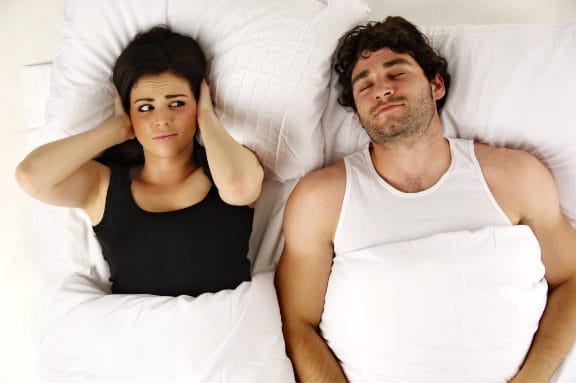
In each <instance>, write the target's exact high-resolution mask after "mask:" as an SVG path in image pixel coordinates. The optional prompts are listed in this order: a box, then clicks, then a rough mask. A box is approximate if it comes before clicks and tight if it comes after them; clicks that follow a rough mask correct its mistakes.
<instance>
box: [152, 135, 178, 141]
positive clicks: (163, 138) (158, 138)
mask: <svg viewBox="0 0 576 383" xmlns="http://www.w3.org/2000/svg"><path fill="white" fill-rule="evenodd" d="M176 136H177V133H162V134H157V135H155V136H154V137H152V139H153V140H155V141H166V140H169V139H170V138H172V137H176Z"/></svg>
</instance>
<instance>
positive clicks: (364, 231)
mask: <svg viewBox="0 0 576 383" xmlns="http://www.w3.org/2000/svg"><path fill="white" fill-rule="evenodd" d="M336 69H337V71H338V73H339V75H340V83H341V84H342V85H343V87H344V90H343V93H342V97H341V99H340V102H341V104H342V105H344V106H351V107H352V108H354V110H355V111H356V112H357V113H358V116H359V118H360V121H361V123H362V125H363V127H364V129H365V130H366V132H367V133H368V135H369V137H370V139H371V143H370V146H369V147H368V148H366V149H365V150H363V151H360V152H357V153H355V154H352V155H350V156H349V157H348V158H347V159H346V160H345V161H344V160H343V161H339V162H337V163H335V164H334V165H332V166H329V167H327V168H324V169H320V170H318V171H315V172H312V173H310V174H308V175H307V176H305V177H304V178H303V179H302V180H301V181H300V182H299V184H298V185H297V187H296V188H295V190H294V191H293V193H292V195H291V196H290V198H289V201H288V203H287V206H286V211H285V220H284V234H285V239H286V242H285V247H284V252H283V255H282V257H281V259H280V263H279V266H278V270H277V273H276V286H277V291H278V297H279V302H280V309H281V313H282V319H283V331H284V336H285V339H286V345H287V351H288V354H289V356H290V357H291V359H292V362H293V365H294V369H295V373H296V375H297V378H298V379H299V381H304V382H307V381H322V382H337V381H346V376H345V374H344V371H343V369H342V368H341V366H340V365H339V362H338V360H337V358H336V356H335V355H334V354H333V352H332V350H331V349H330V348H329V347H328V345H327V343H326V342H325V341H324V339H323V338H322V336H321V334H320V330H319V325H320V321H321V318H322V313H323V308H324V299H325V294H326V291H327V286H328V280H329V276H330V273H331V267H332V262H333V257H338V255H339V254H340V253H343V252H346V251H349V250H350V249H355V248H362V247H368V246H373V245H375V244H381V243H391V242H395V241H403V240H410V239H416V238H422V237H424V236H427V235H432V234H435V233H441V232H449V231H456V230H471V231H474V230H478V229H481V228H483V227H487V226H510V225H528V226H529V227H530V228H531V229H532V231H533V233H534V235H535V237H536V238H537V240H538V242H539V244H540V248H541V258H542V263H543V264H544V266H545V268H546V272H545V276H546V280H547V282H548V286H549V294H548V300H547V303H546V308H545V310H544V314H543V316H542V318H541V321H540V324H539V329H538V331H537V332H536V334H535V337H534V339H533V342H532V344H531V347H530V350H529V352H528V354H527V356H526V359H525V361H524V364H523V365H522V368H521V369H520V371H519V372H518V373H517V374H516V376H515V377H514V378H513V380H512V381H513V382H515V383H520V382H547V381H548V380H549V379H550V377H551V376H552V374H553V373H554V371H555V369H556V368H557V367H558V365H559V364H560V363H561V361H562V360H563V358H564V357H565V355H566V354H567V353H568V352H569V350H570V349H571V347H572V345H573V343H574V340H575V338H576V304H575V303H576V233H575V231H574V229H573V228H572V227H571V226H570V224H569V223H568V221H567V220H566V218H565V217H564V216H563V215H562V213H561V211H560V208H559V201H558V196H557V191H556V187H555V184H554V180H553V178H552V176H551V174H550V173H549V172H548V170H547V169H546V168H545V167H544V166H543V165H542V164H541V163H540V162H539V161H538V160H537V159H536V158H535V157H533V156H532V155H531V154H529V153H526V152H523V151H518V150H510V149H497V148H494V147H490V146H488V145H483V144H479V143H471V142H467V141H465V140H457V139H452V140H448V139H447V138H445V137H444V136H443V131H442V126H441V123H440V119H439V114H438V109H439V108H441V106H442V103H443V101H444V99H445V96H446V93H447V91H448V85H449V80H450V78H449V76H448V74H447V72H446V61H445V60H444V59H443V58H442V57H439V56H438V55H437V54H436V53H435V52H434V51H433V49H432V48H431V47H430V46H429V45H428V43H427V41H426V38H425V37H424V36H423V35H422V34H421V33H420V32H419V31H418V30H417V28H416V27H415V26H414V25H412V24H410V23H409V22H407V21H406V20H404V19H402V18H400V17H389V18H387V19H386V20H385V21H384V22H383V23H371V24H368V25H366V26H359V27H356V28H355V29H353V30H352V31H350V32H349V33H348V34H347V35H346V36H345V37H344V38H343V40H342V43H341V45H340V47H339V49H338V52H337V64H336ZM468 149H469V150H468ZM456 161H461V162H462V163H467V165H466V166H467V168H466V169H467V170H466V171H464V172H462V174H465V175H461V174H460V173H459V174H458V175H455V174H454V172H453V171H452V170H451V166H452V164H453V163H454V162H456ZM478 166H479V168H478ZM480 170H481V171H480ZM459 177H460V178H462V177H468V178H466V179H465V180H463V181H462V180H461V179H460V178H459ZM452 179H453V181H454V182H452ZM459 180H460V182H458V181H459ZM446 189H449V190H450V193H452V194H450V193H448V192H446V193H445V194H442V193H444V191H445V190H446ZM374 190H376V191H374ZM376 194H377V195H376ZM458 195H461V196H462V195H465V196H466V197H468V196H471V198H470V199H469V198H461V199H460V200H459V199H458V198H456V199H455V198H454V196H458ZM406 196H408V197H409V198H407V199H406V198H404V200H409V201H410V202H409V203H403V205H402V206H403V207H402V209H403V210H398V209H400V204H397V203H395V201H396V200H397V199H402V198H403V197H406ZM424 196H426V198H424ZM475 196H478V198H475V199H474V198H473V197H475ZM430 198H432V200H431V201H433V202H434V203H435V204H429V205H426V203H427V202H426V201H430ZM376 199H377V200H378V203H375V202H374V201H375V200H376ZM344 200H346V204H343V201H344ZM470 201H475V202H474V203H473V204H470ZM459 204H460V205H459ZM470 205H472V206H470ZM448 207H450V209H448ZM447 210H450V211H451V212H454V211H455V212H459V211H460V212H461V213H457V214H450V215H449V216H448V214H444V212H445V211H447ZM391 213H393V214H391ZM391 216H393V218H391ZM399 220H400V221H401V222H398V221H399ZM403 222H404V224H403V225H402V223H403ZM399 227H400V228H401V229H399ZM337 229H338V230H337ZM389 293H390V294H393V293H394V292H389ZM423 320H424V319H423ZM350 326H354V324H353V323H351V324H350Z"/></svg>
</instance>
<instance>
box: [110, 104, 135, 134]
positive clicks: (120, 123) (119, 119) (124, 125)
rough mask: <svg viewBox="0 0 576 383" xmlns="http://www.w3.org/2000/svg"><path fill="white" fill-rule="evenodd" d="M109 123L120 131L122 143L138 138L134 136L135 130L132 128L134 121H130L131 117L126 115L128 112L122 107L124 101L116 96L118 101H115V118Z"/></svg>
mask: <svg viewBox="0 0 576 383" xmlns="http://www.w3.org/2000/svg"><path fill="white" fill-rule="evenodd" d="M109 122H110V123H111V125H112V126H114V127H115V128H117V130H118V131H119V134H120V140H121V141H120V142H124V141H127V140H130V139H132V138H134V137H136V136H135V134H134V128H133V127H132V120H130V117H129V116H128V114H126V111H125V110H124V107H123V106H122V100H121V99H120V97H119V96H116V99H115V100H114V117H112V118H111V119H110V120H109Z"/></svg>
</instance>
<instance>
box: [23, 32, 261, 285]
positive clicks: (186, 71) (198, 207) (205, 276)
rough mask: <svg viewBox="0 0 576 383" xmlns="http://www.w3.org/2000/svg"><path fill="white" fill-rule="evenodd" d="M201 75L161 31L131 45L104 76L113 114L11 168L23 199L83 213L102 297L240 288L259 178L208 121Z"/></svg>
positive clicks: (188, 48)
mask: <svg viewBox="0 0 576 383" xmlns="http://www.w3.org/2000/svg"><path fill="white" fill-rule="evenodd" d="M205 68H206V62H205V57H204V54H203V52H202V50H201V49H200V47H199V46H198V44H197V43H196V42H195V41H194V39H192V38H190V37H187V36H183V35H180V34H177V33H174V32H172V31H171V30H169V29H168V28H165V27H155V28H152V29H151V30H149V31H147V32H145V33H141V34H139V35H137V36H136V37H135V38H134V40H133V41H132V42H131V43H130V44H129V45H128V47H126V49H125V50H124V51H123V52H122V54H121V55H120V56H119V57H118V59H117V61H116V63H115V65H114V68H113V82H114V85H115V87H116V89H117V91H118V93H119V96H120V97H119V99H120V100H119V101H120V102H121V104H122V105H120V102H117V103H116V104H117V105H116V115H115V116H114V117H113V118H111V119H110V120H108V121H106V122H104V123H103V124H101V125H99V126H97V127H96V128H94V129H91V130H89V131H86V132H83V133H80V134H77V135H74V136H71V137H68V138H65V139H63V140H59V141H55V142H52V143H48V144H46V145H44V146H41V147H39V148H37V149H36V150H34V151H32V152H31V153H30V154H29V155H28V156H27V157H26V158H25V159H24V160H23V161H22V163H20V165H19V166H18V168H17V169H16V178H17V181H18V183H19V184H20V186H21V187H22V189H23V190H24V191H25V192H27V193H28V194H30V195H31V196H32V197H34V198H36V199H38V200H41V201H43V202H46V203H49V204H53V205H59V206H66V207H78V208H82V209H83V210H85V211H86V213H87V214H88V216H89V218H90V220H91V222H92V224H93V229H94V231H95V233H96V236H97V238H98V240H99V242H100V244H101V247H102V252H103V255H104V258H105V259H106V261H107V262H108V264H109V266H110V274H111V277H110V280H111V282H112V292H113V293H149V294H157V295H174V296H176V295H180V294H187V295H192V296H196V295H199V294H201V293H204V292H215V291H219V290H222V289H233V288H235V287H237V286H238V285H239V284H240V283H242V282H243V281H248V280H250V262H249V260H248V259H247V258H246V254H247V250H248V241H249V237H250V233H251V230H252V218H253V211H252V209H251V207H250V205H251V204H252V203H253V202H254V201H255V200H256V198H257V197H258V195H259V194H260V189H261V185H262V179H263V170H262V167H261V165H260V163H259V162H258V159H257V158H256V156H255V155H254V153H252V152H251V151H250V150H248V149H247V148H245V147H243V146H242V145H240V144H239V143H237V142H236V141H235V140H234V139H233V138H232V137H231V136H230V135H229V134H228V133H227V132H226V131H225V130H224V129H223V127H222V125H221V124H220V122H219V120H218V119H217V117H216V115H215V114H214V110H213V106H212V100H211V98H210V91H209V88H208V86H207V84H206V82H205V81H204V80H203V78H204V75H205ZM122 109H123V110H125V111H126V112H127V113H128V114H127V115H126V114H125V113H124V112H123V110H122ZM197 130H199V131H200V133H201V136H202V141H203V143H204V148H202V147H201V146H200V145H198V144H197V143H196V140H195V133H196V131H197ZM100 153H102V154H101V155H100ZM97 156H98V158H97V160H95V158H96V157H97Z"/></svg>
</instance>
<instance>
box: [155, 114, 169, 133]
mask: <svg viewBox="0 0 576 383" xmlns="http://www.w3.org/2000/svg"><path fill="white" fill-rule="evenodd" d="M169 124H170V116H169V114H168V113H166V112H164V111H157V112H156V114H155V116H154V127H156V128H159V129H161V128H165V127H167V126H168V125H169Z"/></svg>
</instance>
